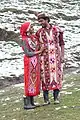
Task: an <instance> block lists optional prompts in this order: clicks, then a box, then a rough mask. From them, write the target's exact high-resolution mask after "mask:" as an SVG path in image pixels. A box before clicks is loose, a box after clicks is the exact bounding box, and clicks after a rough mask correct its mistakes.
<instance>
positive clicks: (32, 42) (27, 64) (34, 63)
mask: <svg viewBox="0 0 80 120" xmlns="http://www.w3.org/2000/svg"><path fill="white" fill-rule="evenodd" d="M29 26H30V22H26V23H24V24H22V26H21V28H20V34H21V36H22V40H23V41H25V42H26V49H28V51H30V53H31V52H32V53H34V51H36V46H37V45H38V42H37V40H36V37H35V35H32V36H27V35H26V31H27V30H28V29H29ZM22 48H23V50H24V46H23V47H22ZM39 93H40V64H39V56H38V55H36V56H33V57H29V56H28V55H24V94H25V96H36V95H38V94H39Z"/></svg>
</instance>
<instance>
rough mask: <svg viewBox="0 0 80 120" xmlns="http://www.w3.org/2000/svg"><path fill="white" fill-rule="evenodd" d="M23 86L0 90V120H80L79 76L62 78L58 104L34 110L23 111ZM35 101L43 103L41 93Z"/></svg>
mask: <svg viewBox="0 0 80 120" xmlns="http://www.w3.org/2000/svg"><path fill="white" fill-rule="evenodd" d="M23 91H24V90H23V86H22V87H20V86H17V87H16V86H10V87H7V88H5V89H1V90H0V120H79V119H80V75H79V74H78V75H74V74H72V75H66V76H64V82H63V89H62V90H61V97H60V104H59V105H54V101H53V96H52V92H50V94H49V97H50V101H51V104H50V105H48V106H42V107H37V108H36V109H34V110H24V109H23ZM35 101H37V102H39V103H40V104H42V103H43V97H42V92H41V94H40V95H39V96H38V97H35Z"/></svg>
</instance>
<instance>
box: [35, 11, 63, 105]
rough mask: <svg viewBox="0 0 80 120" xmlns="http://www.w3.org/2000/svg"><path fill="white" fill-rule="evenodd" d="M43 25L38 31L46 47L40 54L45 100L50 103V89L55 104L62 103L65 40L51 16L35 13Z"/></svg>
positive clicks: (39, 37) (37, 33) (41, 42)
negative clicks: (60, 99)
mask: <svg viewBox="0 0 80 120" xmlns="http://www.w3.org/2000/svg"><path fill="white" fill-rule="evenodd" d="M35 15H36V16H37V20H38V22H39V24H40V25H41V26H42V27H41V28H39V30H38V31H37V32H36V36H37V37H38V42H39V45H40V47H43V48H44V51H43V53H42V54H41V55H40V65H41V81H42V90H43V97H44V102H45V103H47V104H50V101H49V95H48V94H49V90H52V91H53V97H54V104H58V103H60V101H59V93H60V90H61V88H62V80H63V62H64V40H63V31H62V30H61V28H60V27H58V26H54V25H51V24H50V23H49V22H50V18H49V16H46V15H45V14H44V13H38V14H35Z"/></svg>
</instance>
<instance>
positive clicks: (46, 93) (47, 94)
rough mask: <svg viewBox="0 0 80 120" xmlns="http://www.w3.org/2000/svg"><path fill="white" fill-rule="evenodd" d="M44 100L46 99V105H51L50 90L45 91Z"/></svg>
mask: <svg viewBox="0 0 80 120" xmlns="http://www.w3.org/2000/svg"><path fill="white" fill-rule="evenodd" d="M43 98H44V102H45V103H48V104H50V102H49V91H48V90H45V91H43Z"/></svg>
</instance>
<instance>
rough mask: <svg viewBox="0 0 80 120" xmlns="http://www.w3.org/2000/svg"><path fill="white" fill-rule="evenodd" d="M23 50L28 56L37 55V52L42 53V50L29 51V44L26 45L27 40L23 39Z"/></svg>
mask: <svg viewBox="0 0 80 120" xmlns="http://www.w3.org/2000/svg"><path fill="white" fill-rule="evenodd" d="M22 46H23V48H24V49H23V50H24V54H25V55H26V56H28V57H33V56H34V55H37V54H39V53H41V51H36V52H32V51H29V49H28V48H27V46H26V42H25V41H23V45H22Z"/></svg>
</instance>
